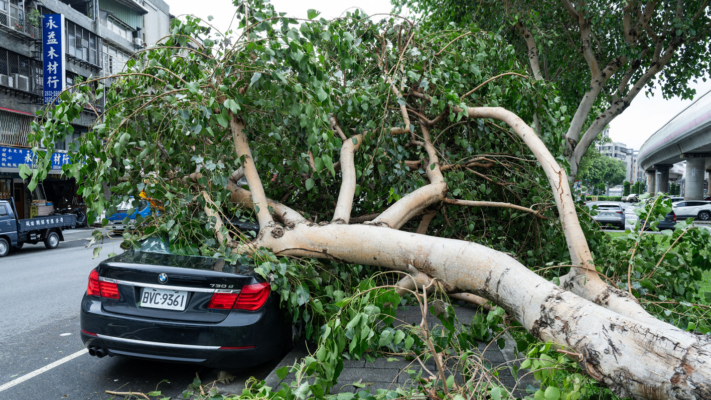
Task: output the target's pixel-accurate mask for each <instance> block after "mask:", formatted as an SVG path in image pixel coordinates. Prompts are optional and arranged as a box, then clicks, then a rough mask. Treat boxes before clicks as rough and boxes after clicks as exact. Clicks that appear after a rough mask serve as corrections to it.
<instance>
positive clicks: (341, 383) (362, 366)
mask: <svg viewBox="0 0 711 400" xmlns="http://www.w3.org/2000/svg"><path fill="white" fill-rule="evenodd" d="M478 312H480V310H479V309H478V308H476V307H472V306H470V305H464V304H459V305H455V313H456V314H457V319H458V320H459V322H460V323H468V322H469V321H471V319H472V317H473V316H474V315H475V314H476V313H478ZM398 318H399V319H401V320H403V321H405V322H406V323H408V324H412V323H416V324H417V323H420V321H421V319H422V316H421V314H420V310H419V309H418V308H416V307H410V308H409V309H408V310H399V311H398ZM427 320H428V323H429V324H430V326H435V325H440V324H439V320H438V319H437V318H436V317H434V316H428V319H427ZM487 345H488V343H479V346H478V347H479V350H481V351H484V349H485V348H486V347H487ZM314 351H315V349H314V348H312V349H311V353H313V352H314ZM308 354H309V352H308V351H307V347H306V344H305V343H299V344H297V346H296V347H295V348H294V349H293V350H292V351H291V352H290V353H288V354H287V355H286V356H285V357H284V358H283V359H282V360H281V362H279V364H278V365H276V366H275V367H274V368H273V369H272V371H271V372H270V373H269V375H268V376H267V378H266V379H265V382H266V385H267V386H269V387H271V388H272V389H274V390H279V389H278V388H279V387H281V383H284V384H287V385H288V384H289V383H290V382H292V381H294V380H295V377H294V375H293V374H289V375H287V376H286V377H285V378H284V379H283V380H280V379H279V378H278V377H277V375H276V370H278V369H279V368H282V367H284V366H291V365H293V364H294V363H295V362H297V361H298V360H301V359H302V358H304V357H306V356H307V355H308ZM516 358H517V357H516V356H515V354H514V348H513V345H512V340H510V339H509V340H507V344H506V347H505V348H504V349H503V350H500V349H499V347H498V346H497V345H496V344H495V343H494V344H492V345H491V346H489V347H488V349H486V352H485V353H484V359H485V360H486V362H487V363H488V364H490V365H491V366H493V367H500V368H499V376H498V379H499V381H500V382H501V383H502V384H503V385H504V386H506V387H507V388H509V389H511V388H513V387H514V386H516V380H515V379H514V377H513V375H512V370H511V368H510V366H511V363H510V361H513V360H515V359H516ZM343 365H344V368H343V371H342V372H341V374H340V376H339V378H338V383H337V384H336V386H335V387H334V388H333V389H332V390H331V394H337V393H355V392H359V391H361V390H368V391H370V392H371V393H373V394H374V393H375V392H376V390H377V389H395V388H397V387H410V386H411V385H412V382H411V378H410V374H409V373H407V372H406V371H407V370H411V371H419V370H421V369H422V366H421V365H420V364H419V363H418V362H417V361H408V360H405V359H403V358H402V357H389V358H383V357H380V358H377V359H376V360H375V362H373V363H368V362H366V361H365V360H344V361H343ZM425 367H427V369H428V370H429V371H430V372H432V373H434V374H436V373H437V367H436V365H435V363H434V361H433V360H429V361H428V362H427V363H426V364H425ZM427 375H429V373H428V372H423V376H427ZM456 380H457V381H458V383H460V384H461V377H457V379H456ZM353 384H356V385H358V387H356V386H354V385H353ZM534 384H535V381H534V380H533V378H532V377H531V376H530V375H529V376H528V377H527V378H525V379H523V380H522V382H519V385H518V386H517V388H516V392H515V396H516V397H517V398H522V397H524V396H526V394H527V393H526V387H527V386H529V385H534ZM238 390H239V391H241V387H240V388H237V387H234V388H231V387H230V385H221V386H220V392H221V393H238Z"/></svg>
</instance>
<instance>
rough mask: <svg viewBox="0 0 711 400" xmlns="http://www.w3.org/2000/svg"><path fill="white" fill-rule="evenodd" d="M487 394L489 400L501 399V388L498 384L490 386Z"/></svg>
mask: <svg viewBox="0 0 711 400" xmlns="http://www.w3.org/2000/svg"><path fill="white" fill-rule="evenodd" d="M489 396H491V400H501V388H499V387H498V386H496V387H494V388H492V389H491V393H489Z"/></svg>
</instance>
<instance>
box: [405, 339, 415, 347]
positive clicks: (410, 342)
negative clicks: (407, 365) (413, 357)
mask: <svg viewBox="0 0 711 400" xmlns="http://www.w3.org/2000/svg"><path fill="white" fill-rule="evenodd" d="M413 344H415V339H413V337H412V336H408V337H407V338H406V339H405V349H406V350H410V348H411V347H412V345H413Z"/></svg>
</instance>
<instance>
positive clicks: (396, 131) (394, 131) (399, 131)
mask: <svg viewBox="0 0 711 400" xmlns="http://www.w3.org/2000/svg"><path fill="white" fill-rule="evenodd" d="M404 82H405V81H404V80H403V86H404ZM388 83H390V88H391V89H392V91H393V93H395V97H396V99H399V100H402V101H403V104H400V112H401V113H402V119H403V121H404V122H405V126H404V127H402V128H397V127H396V128H390V134H392V135H401V134H403V133H412V130H411V129H412V128H411V126H410V116H409V115H408V114H407V104H404V102H405V99H404V98H403V97H402V93H400V91H399V90H398V89H397V87H395V83H394V82H393V80H392V79H390V78H388Z"/></svg>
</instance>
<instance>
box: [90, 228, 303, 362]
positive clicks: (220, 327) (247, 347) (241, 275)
mask: <svg viewBox="0 0 711 400" xmlns="http://www.w3.org/2000/svg"><path fill="white" fill-rule="evenodd" d="M254 268H255V266H254V265H230V264H229V263H226V262H225V260H222V259H216V258H209V257H198V256H184V255H175V254H172V253H171V252H170V250H169V246H168V245H167V244H166V242H164V241H162V240H160V239H154V238H149V239H147V240H146V241H144V242H142V244H141V247H140V249H139V250H133V249H130V250H128V251H126V252H125V253H123V254H121V255H118V256H115V257H112V258H109V259H107V260H105V261H103V262H101V263H100V264H99V266H98V267H96V268H95V269H94V270H92V271H91V273H90V275H89V284H88V286H87V290H86V293H85V294H84V298H83V299H82V302H81V314H80V315H81V339H82V341H83V342H84V345H85V346H86V347H87V348H88V349H89V354H90V355H92V356H97V357H99V358H101V357H104V356H107V355H108V356H127V357H134V358H142V359H152V360H158V361H168V362H180V363H192V364H196V365H205V366H209V367H214V368H230V369H233V368H247V367H250V366H253V365H257V364H260V363H263V362H265V361H268V360H270V359H274V358H276V357H278V356H280V355H282V354H283V352H284V351H286V350H287V349H288V347H289V346H290V343H291V324H290V323H289V322H288V321H289V319H288V318H286V317H285V316H284V315H283V314H282V311H281V310H280V308H279V297H278V295H276V294H275V293H272V292H271V288H270V285H269V283H268V282H265V281H264V280H263V279H262V278H261V276H260V275H258V274H257V273H255V272H254Z"/></svg>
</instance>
